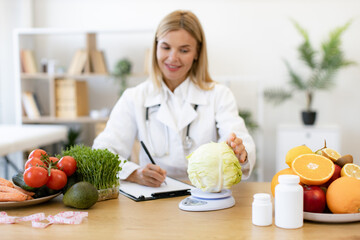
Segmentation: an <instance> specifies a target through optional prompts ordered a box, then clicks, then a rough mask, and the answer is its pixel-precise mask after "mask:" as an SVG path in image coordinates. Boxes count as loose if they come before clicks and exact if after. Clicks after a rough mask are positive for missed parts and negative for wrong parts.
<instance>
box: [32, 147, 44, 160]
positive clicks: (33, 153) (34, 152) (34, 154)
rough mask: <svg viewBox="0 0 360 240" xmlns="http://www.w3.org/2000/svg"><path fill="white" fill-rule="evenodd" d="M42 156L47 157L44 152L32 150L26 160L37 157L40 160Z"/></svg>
mask: <svg viewBox="0 0 360 240" xmlns="http://www.w3.org/2000/svg"><path fill="white" fill-rule="evenodd" d="M42 155H47V153H46V152H45V150H42V149H35V150H33V151H32V152H31V153H30V154H29V157H28V159H31V158H33V157H37V158H39V159H41V156H42Z"/></svg>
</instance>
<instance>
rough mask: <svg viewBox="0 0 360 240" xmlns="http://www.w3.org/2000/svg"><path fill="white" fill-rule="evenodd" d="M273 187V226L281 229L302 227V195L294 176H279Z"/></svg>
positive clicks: (298, 180)
mask: <svg viewBox="0 0 360 240" xmlns="http://www.w3.org/2000/svg"><path fill="white" fill-rule="evenodd" d="M278 179H279V184H278V185H276V187H275V225H276V226H278V227H281V228H288V229H293V228H300V227H302V226H303V223H304V219H303V208H304V193H303V191H304V190H303V188H302V186H300V185H299V182H300V178H299V176H296V175H280V176H279V178H278Z"/></svg>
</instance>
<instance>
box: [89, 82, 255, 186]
mask: <svg viewBox="0 0 360 240" xmlns="http://www.w3.org/2000/svg"><path fill="white" fill-rule="evenodd" d="M187 89H188V92H187V96H186V98H185V103H184V106H183V109H184V110H183V111H185V112H184V114H182V117H181V119H178V120H177V124H176V123H175V122H174V119H173V117H172V116H173V114H172V113H171V109H169V107H168V105H167V104H162V103H165V102H166V101H167V93H166V91H165V89H164V88H162V89H160V90H157V89H155V88H154V86H153V84H152V82H151V81H150V80H147V81H145V82H143V83H141V84H139V85H138V86H136V87H134V88H128V89H127V90H126V91H125V92H124V93H123V95H122V96H121V98H120V99H119V101H118V102H117V103H116V105H115V106H114V108H113V110H112V112H111V115H110V118H109V121H108V122H107V125H106V128H105V129H104V131H103V132H102V133H100V134H99V136H98V137H97V138H96V139H95V141H94V145H93V148H103V149H104V148H107V149H109V151H112V152H114V153H116V154H119V156H120V158H121V159H123V160H124V159H128V158H129V157H130V155H131V152H132V146H133V144H134V141H135V140H136V139H138V140H139V141H143V142H144V143H145V145H146V146H147V148H148V149H149V151H150V153H151V154H152V155H153V159H154V161H155V163H156V164H157V165H159V166H160V167H161V168H163V169H165V170H166V171H167V176H170V177H173V178H176V179H180V180H187V179H188V178H187V159H186V156H187V155H188V154H189V153H191V152H192V151H194V150H196V149H197V148H198V147H199V146H200V145H202V144H205V143H209V142H211V141H213V142H221V141H226V139H227V138H228V137H229V135H230V133H232V132H234V133H235V134H236V135H237V137H239V138H241V139H243V142H244V145H245V148H246V151H247V153H248V162H247V163H246V164H244V165H243V166H242V170H243V178H245V179H246V178H247V177H249V175H250V173H251V170H252V168H253V166H254V164H255V144H254V141H253V139H252V137H251V136H250V135H249V134H248V131H247V129H246V127H245V124H244V121H243V119H242V118H240V117H239V116H238V108H237V105H236V101H235V98H234V96H233V94H232V92H231V91H230V89H229V88H227V87H226V86H224V85H221V84H215V87H214V88H213V89H212V90H209V91H205V90H201V89H200V88H198V87H197V86H196V85H195V84H193V83H192V82H191V81H189V86H188V88H187ZM159 104H160V106H158V105H159ZM195 104H198V108H197V110H194V105H195ZM146 107H149V124H150V126H149V127H147V124H146V120H145V119H146V116H145V112H146ZM189 124H191V125H190V131H189V135H190V137H191V138H192V139H193V141H194V144H193V146H192V148H191V149H190V150H188V151H185V150H184V148H183V139H184V138H185V136H186V129H187V126H188V125H189ZM149 137H150V138H151V141H152V144H151V142H150V141H149ZM167 148H168V149H167ZM164 153H168V154H167V155H164V156H161V157H157V156H156V154H157V155H160V154H164ZM148 163H150V160H149V158H148V157H147V156H146V153H145V151H144V150H143V149H141V151H140V153H139V164H140V165H141V166H143V165H146V164H148ZM138 167H139V165H137V164H135V163H133V162H126V163H125V164H124V165H123V166H122V168H123V169H122V171H121V172H120V178H121V179H126V178H127V177H128V176H129V175H130V174H131V173H132V172H133V171H134V170H135V169H137V168H138Z"/></svg>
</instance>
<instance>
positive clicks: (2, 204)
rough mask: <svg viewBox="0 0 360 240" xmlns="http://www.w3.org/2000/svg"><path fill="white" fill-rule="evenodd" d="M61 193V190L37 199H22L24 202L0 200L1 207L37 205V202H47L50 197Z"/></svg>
mask: <svg viewBox="0 0 360 240" xmlns="http://www.w3.org/2000/svg"><path fill="white" fill-rule="evenodd" d="M60 194H61V192H59V193H56V194H54V195H50V196H46V197H42V198H35V199H31V200H26V201H22V202H0V209H2V208H11V207H25V206H31V205H36V204H40V203H43V202H47V201H49V200H50V199H53V198H55V197H57V196H59V195H60Z"/></svg>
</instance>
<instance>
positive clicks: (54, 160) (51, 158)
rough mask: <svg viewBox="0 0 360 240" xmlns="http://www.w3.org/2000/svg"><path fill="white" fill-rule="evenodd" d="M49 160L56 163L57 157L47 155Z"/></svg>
mask: <svg viewBox="0 0 360 240" xmlns="http://www.w3.org/2000/svg"><path fill="white" fill-rule="evenodd" d="M49 161H50V162H52V163H56V162H57V161H59V159H58V158H57V157H49Z"/></svg>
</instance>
